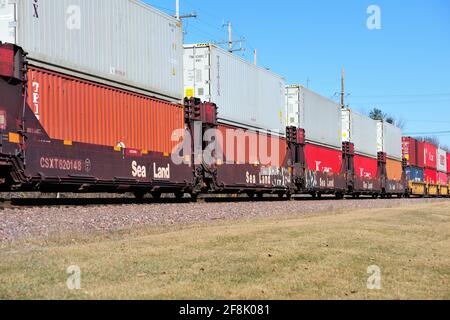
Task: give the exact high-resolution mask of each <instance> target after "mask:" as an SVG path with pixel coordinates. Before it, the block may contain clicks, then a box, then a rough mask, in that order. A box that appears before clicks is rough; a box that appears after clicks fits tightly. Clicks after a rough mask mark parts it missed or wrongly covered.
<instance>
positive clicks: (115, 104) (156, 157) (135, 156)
mask: <svg viewBox="0 0 450 320" xmlns="http://www.w3.org/2000/svg"><path fill="white" fill-rule="evenodd" d="M0 57H1V59H0V76H1V79H0V96H1V97H2V100H1V102H0V124H1V130H2V144H1V149H0V176H1V179H2V180H1V189H2V190H4V191H9V190H11V189H12V190H31V191H32V190H36V191H37V190H39V191H52V192H54V191H57V192H64V191H68V192H134V193H135V194H136V195H137V196H139V197H141V196H143V195H144V194H145V193H150V192H151V193H152V194H153V195H154V196H155V197H159V196H160V195H161V193H162V192H173V193H176V194H177V195H178V196H181V195H182V194H183V193H184V192H191V190H192V169H191V167H190V166H189V165H185V164H182V165H179V166H174V165H173V164H172V160H171V154H170V152H171V150H172V147H174V146H175V142H173V140H174V141H176V140H177V139H180V137H173V136H172V132H176V131H177V130H178V131H180V130H183V129H184V110H183V106H182V105H179V104H173V103H170V102H166V101H163V100H159V99H155V98H151V97H148V96H143V95H139V94H136V93H133V92H129V91H124V90H121V89H115V88H113V87H107V86H104V85H102V84H98V83H94V82H90V81H87V80H84V79H80V78H75V77H72V76H68V75H64V74H60V73H55V72H54V71H49V70H45V69H42V68H38V67H35V66H31V65H28V66H27V64H25V63H24V58H25V57H24V54H23V51H22V50H21V49H20V48H18V47H16V46H13V45H9V44H6V45H2V46H1V47H0ZM186 156H190V154H187V155H186Z"/></svg>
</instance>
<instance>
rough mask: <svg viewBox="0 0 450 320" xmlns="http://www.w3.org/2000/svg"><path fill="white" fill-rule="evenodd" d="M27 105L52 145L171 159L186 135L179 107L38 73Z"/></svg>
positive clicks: (30, 83)
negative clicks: (178, 136)
mask: <svg viewBox="0 0 450 320" xmlns="http://www.w3.org/2000/svg"><path fill="white" fill-rule="evenodd" d="M28 80H29V81H28V104H29V105H30V106H31V108H32V110H33V112H34V114H35V115H36V117H37V118H38V120H39V121H40V123H41V124H42V126H43V127H44V129H45V131H46V132H47V134H48V135H49V136H50V138H52V139H58V140H64V141H70V142H72V141H73V142H81V143H86V144H93V145H103V146H112V147H116V146H119V145H120V146H122V147H123V148H130V149H131V148H132V149H139V150H145V151H149V152H159V153H167V154H169V153H171V152H172V150H173V148H174V147H175V146H176V142H173V141H172V137H173V133H174V131H175V130H178V129H184V109H183V107H182V106H181V105H177V104H172V103H168V102H165V101H161V100H159V99H154V98H150V97H147V96H142V95H139V94H136V93H133V92H128V91H124V90H118V89H114V88H112V87H108V86H105V85H102V84H98V83H94V82H90V81H86V80H83V79H79V78H75V77H70V76H67V75H63V74H59V73H56V72H53V71H48V70H44V69H40V68H36V67H30V68H29V69H28Z"/></svg>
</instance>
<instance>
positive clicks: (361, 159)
mask: <svg viewBox="0 0 450 320" xmlns="http://www.w3.org/2000/svg"><path fill="white" fill-rule="evenodd" d="M353 162H354V166H355V174H356V176H357V177H360V178H376V177H377V174H378V160H377V159H374V158H369V157H365V156H360V155H355V157H354V160H353Z"/></svg>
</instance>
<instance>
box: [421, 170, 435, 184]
mask: <svg viewBox="0 0 450 320" xmlns="http://www.w3.org/2000/svg"><path fill="white" fill-rule="evenodd" d="M424 176H425V182H426V183H429V184H437V182H438V177H437V171H436V169H425V170H424Z"/></svg>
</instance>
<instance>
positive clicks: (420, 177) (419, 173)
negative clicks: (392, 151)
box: [406, 167, 425, 182]
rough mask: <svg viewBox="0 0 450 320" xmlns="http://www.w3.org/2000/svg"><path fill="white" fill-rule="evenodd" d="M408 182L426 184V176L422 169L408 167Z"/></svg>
mask: <svg viewBox="0 0 450 320" xmlns="http://www.w3.org/2000/svg"><path fill="white" fill-rule="evenodd" d="M406 180H407V181H414V182H424V180H425V176H424V172H423V169H422V168H417V167H406Z"/></svg>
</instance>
